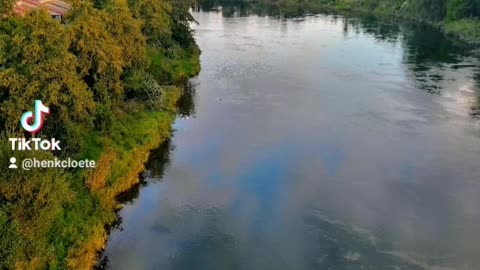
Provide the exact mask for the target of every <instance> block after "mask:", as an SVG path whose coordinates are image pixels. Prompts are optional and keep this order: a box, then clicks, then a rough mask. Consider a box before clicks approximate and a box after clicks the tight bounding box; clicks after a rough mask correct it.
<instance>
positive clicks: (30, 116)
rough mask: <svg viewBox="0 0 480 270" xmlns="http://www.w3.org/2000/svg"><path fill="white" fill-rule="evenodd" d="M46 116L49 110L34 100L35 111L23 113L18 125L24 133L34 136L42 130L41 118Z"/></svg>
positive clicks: (42, 121)
mask: <svg viewBox="0 0 480 270" xmlns="http://www.w3.org/2000/svg"><path fill="white" fill-rule="evenodd" d="M48 114H50V109H49V108H48V107H46V106H45V105H43V103H42V101H41V100H35V111H34V112H31V111H29V112H26V113H24V114H23V115H22V119H21V120H20V124H21V125H22V127H23V129H25V130H26V131H28V132H30V133H32V134H36V133H38V132H40V131H41V130H42V128H43V124H44V121H45V119H44V118H43V116H44V115H48Z"/></svg>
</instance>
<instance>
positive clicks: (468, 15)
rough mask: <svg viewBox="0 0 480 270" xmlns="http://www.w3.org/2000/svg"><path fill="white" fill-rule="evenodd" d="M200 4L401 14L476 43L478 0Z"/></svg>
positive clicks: (289, 12)
mask: <svg viewBox="0 0 480 270" xmlns="http://www.w3.org/2000/svg"><path fill="white" fill-rule="evenodd" d="M200 2H201V3H202V4H203V5H206V6H214V5H217V4H226V3H237V4H238V3H253V4H254V5H255V6H261V7H266V6H268V7H269V8H270V9H272V7H273V8H275V9H276V11H277V12H278V13H280V14H282V15H285V16H296V15H299V14H301V13H305V12H311V13H316V12H319V11H325V10H335V11H357V12H363V13H368V14H374V15H378V16H385V17H403V18H408V19H415V20H421V21H425V22H428V23H431V24H434V25H436V26H439V27H441V28H442V29H444V30H445V31H446V32H448V33H452V34H455V35H457V36H458V37H460V38H462V39H463V40H465V41H467V42H471V43H480V0H201V1H200Z"/></svg>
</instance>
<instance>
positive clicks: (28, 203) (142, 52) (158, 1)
mask: <svg viewBox="0 0 480 270" xmlns="http://www.w3.org/2000/svg"><path fill="white" fill-rule="evenodd" d="M65 1H66V2H69V3H70V4H71V10H70V12H69V13H68V14H67V16H66V17H65V18H64V21H63V22H60V21H58V20H54V19H52V17H51V16H50V15H49V14H48V13H47V11H45V10H33V11H32V12H30V13H29V14H27V15H26V16H17V15H15V14H14V12H13V6H14V3H15V0H0V12H1V13H0V166H1V168H0V269H28V270H30V269H91V268H92V267H93V265H94V264H95V262H96V259H97V252H98V251H99V250H101V249H102V247H103V245H104V243H105V240H106V230H105V225H106V224H111V223H112V222H114V221H115V219H116V216H115V210H116V209H118V205H117V203H116V201H115V196H116V195H117V194H118V193H120V192H123V191H125V190H126V189H128V188H130V187H131V186H132V185H134V184H136V183H138V175H139V172H140V171H141V170H142V168H143V167H142V166H143V163H144V162H145V161H146V158H147V157H148V152H149V151H150V150H151V148H154V147H158V145H159V144H160V143H161V141H162V140H165V139H166V138H167V137H168V136H169V134H170V126H171V123H172V121H173V118H174V114H173V111H174V110H175V103H176V100H177V99H178V96H179V93H180V91H179V90H178V89H177V88H176V87H175V86H174V84H175V83H176V82H178V81H181V80H185V79H188V78H189V77H191V76H193V75H195V74H196V73H198V71H199V49H198V47H197V45H196V44H195V41H194V39H193V37H192V32H191V29H190V23H191V22H192V21H193V18H192V16H191V14H190V12H189V9H190V8H191V7H192V6H193V5H194V2H193V0H65ZM168 85H170V86H168ZM36 99H40V100H42V101H43V103H44V104H45V105H46V106H48V107H49V108H50V112H51V113H50V116H48V117H47V119H46V123H45V127H44V129H43V130H42V131H41V132H40V133H39V134H35V136H36V137H42V138H56V139H57V140H60V141H61V147H62V151H60V152H42V151H37V152H35V151H26V152H18V151H16V152H14V151H12V150H11V147H10V145H9V144H8V138H9V137H13V138H18V137H27V138H29V137H30V136H31V135H30V134H28V133H26V132H24V131H23V130H22V128H21V126H20V117H21V116H22V114H23V113H24V112H26V111H32V110H33V109H34V101H35V100H36ZM11 157H16V158H17V160H19V161H21V160H22V159H24V158H37V159H39V160H47V159H48V160H52V159H54V158H60V159H66V158H68V157H71V158H74V159H85V158H89V159H91V160H96V161H97V168H96V169H95V170H90V171H83V170H73V169H72V170H66V169H65V170H60V169H36V170H33V169H32V170H30V171H23V170H20V169H18V170H9V169H8V165H9V164H10V158H11ZM18 165H19V167H20V165H21V163H20V164H18Z"/></svg>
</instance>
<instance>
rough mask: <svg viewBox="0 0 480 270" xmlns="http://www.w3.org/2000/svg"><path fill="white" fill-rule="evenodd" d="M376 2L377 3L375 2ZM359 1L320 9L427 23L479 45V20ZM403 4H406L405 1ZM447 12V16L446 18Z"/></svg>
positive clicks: (340, 3) (405, 5) (345, 0)
mask: <svg viewBox="0 0 480 270" xmlns="http://www.w3.org/2000/svg"><path fill="white" fill-rule="evenodd" d="M377 2H378V1H377ZM360 3H361V2H359V1H349V0H340V1H337V2H336V3H335V4H324V5H320V8H323V9H328V10H330V11H336V12H341V13H361V14H364V15H373V16H376V17H379V18H381V19H392V18H397V19H407V20H413V21H418V22H421V23H427V24H429V25H431V26H433V27H435V28H437V29H439V30H441V31H443V32H444V33H445V34H447V35H450V36H453V37H455V38H457V39H459V40H461V41H463V42H465V43H467V44H470V45H478V44H480V20H479V19H478V18H450V19H447V18H446V17H445V18H443V19H439V17H436V16H431V15H425V14H422V13H417V12H412V11H409V10H408V8H407V4H402V5H398V4H396V5H395V4H390V5H389V4H384V5H380V4H377V5H370V6H365V5H362V4H360ZM403 3H408V1H405V2H403ZM448 13H449V12H448V11H447V15H446V16H448Z"/></svg>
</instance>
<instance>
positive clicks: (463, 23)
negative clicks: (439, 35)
mask: <svg viewBox="0 0 480 270" xmlns="http://www.w3.org/2000/svg"><path fill="white" fill-rule="evenodd" d="M445 32H446V33H448V34H452V35H454V36H457V37H459V38H460V39H462V40H463V41H465V42H468V43H472V44H480V21H479V20H473V19H462V20H458V21H453V22H447V23H446V24H445Z"/></svg>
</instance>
